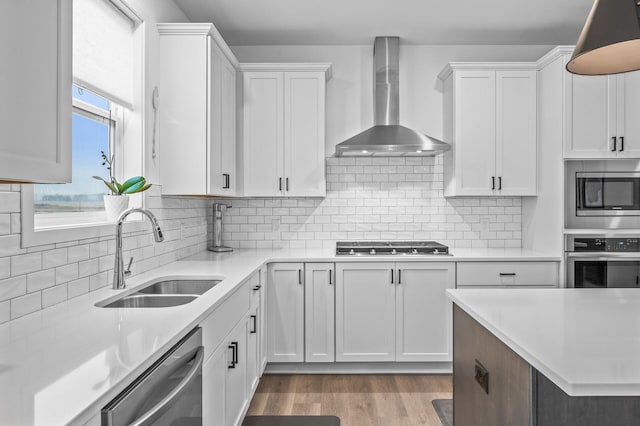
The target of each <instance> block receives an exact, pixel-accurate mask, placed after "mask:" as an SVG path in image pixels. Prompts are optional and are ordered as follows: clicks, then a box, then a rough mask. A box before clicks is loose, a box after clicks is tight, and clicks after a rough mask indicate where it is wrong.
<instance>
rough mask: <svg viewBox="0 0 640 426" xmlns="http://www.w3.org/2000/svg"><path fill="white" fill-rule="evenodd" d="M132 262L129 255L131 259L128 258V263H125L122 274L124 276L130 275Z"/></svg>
mask: <svg viewBox="0 0 640 426" xmlns="http://www.w3.org/2000/svg"><path fill="white" fill-rule="evenodd" d="M132 264H133V256H131V259H129V264H128V265H127V269H125V271H124V275H125V276H127V277H128V276H129V275H131V265H132Z"/></svg>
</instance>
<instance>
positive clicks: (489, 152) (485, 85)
mask: <svg viewBox="0 0 640 426" xmlns="http://www.w3.org/2000/svg"><path fill="white" fill-rule="evenodd" d="M454 78H455V82H454V86H455V89H454V90H455V94H454V97H455V100H454V105H455V111H454V122H455V125H454V134H455V135H454V139H455V140H454V147H453V149H454V150H455V152H454V156H455V176H456V182H457V183H456V195H493V194H495V192H496V191H495V190H493V189H492V187H493V186H492V177H493V178H496V173H495V169H496V158H495V152H496V147H495V140H496V126H495V123H496V103H495V99H496V94H495V91H496V73H495V71H482V70H481V71H456V73H455V77H454Z"/></svg>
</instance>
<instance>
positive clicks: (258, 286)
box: [253, 284, 262, 291]
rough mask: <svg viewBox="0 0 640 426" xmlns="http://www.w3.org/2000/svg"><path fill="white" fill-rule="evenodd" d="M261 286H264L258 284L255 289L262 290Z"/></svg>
mask: <svg viewBox="0 0 640 426" xmlns="http://www.w3.org/2000/svg"><path fill="white" fill-rule="evenodd" d="M261 288H262V286H261V285H260V284H258V285H257V286H255V287H254V288H253V291H258V290H260V289H261Z"/></svg>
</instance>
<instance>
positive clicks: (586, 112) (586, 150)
mask: <svg viewBox="0 0 640 426" xmlns="http://www.w3.org/2000/svg"><path fill="white" fill-rule="evenodd" d="M565 81H566V90H567V97H568V99H567V102H568V107H569V108H570V114H569V117H570V123H569V125H568V126H567V127H566V131H567V133H568V134H567V135H566V138H565V139H566V142H565V146H564V156H565V158H576V159H579V158H640V122H638V119H637V117H638V115H639V114H640V100H639V98H638V96H637V93H639V91H640V72H630V73H624V74H619V75H610V76H580V75H572V74H569V73H567V74H566V77H565Z"/></svg>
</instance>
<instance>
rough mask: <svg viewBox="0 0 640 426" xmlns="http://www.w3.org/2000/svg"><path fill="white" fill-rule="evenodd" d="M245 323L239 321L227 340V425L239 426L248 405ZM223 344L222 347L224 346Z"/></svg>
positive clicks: (246, 328)
mask: <svg viewBox="0 0 640 426" xmlns="http://www.w3.org/2000/svg"><path fill="white" fill-rule="evenodd" d="M247 330H248V327H247V321H241V322H240V323H239V324H238V325H237V326H236V328H235V329H234V330H233V331H232V332H231V334H230V335H229V338H228V339H227V342H225V343H227V347H228V349H229V351H227V355H228V357H229V358H228V359H227V362H228V364H227V379H226V407H225V411H226V413H225V416H226V420H227V423H226V424H227V425H234V426H235V425H240V424H241V423H242V419H243V417H244V413H245V412H246V409H247V407H248V405H249V397H248V393H247V355H248V350H247V333H248V331H247ZM225 343H223V345H224V344H225Z"/></svg>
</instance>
